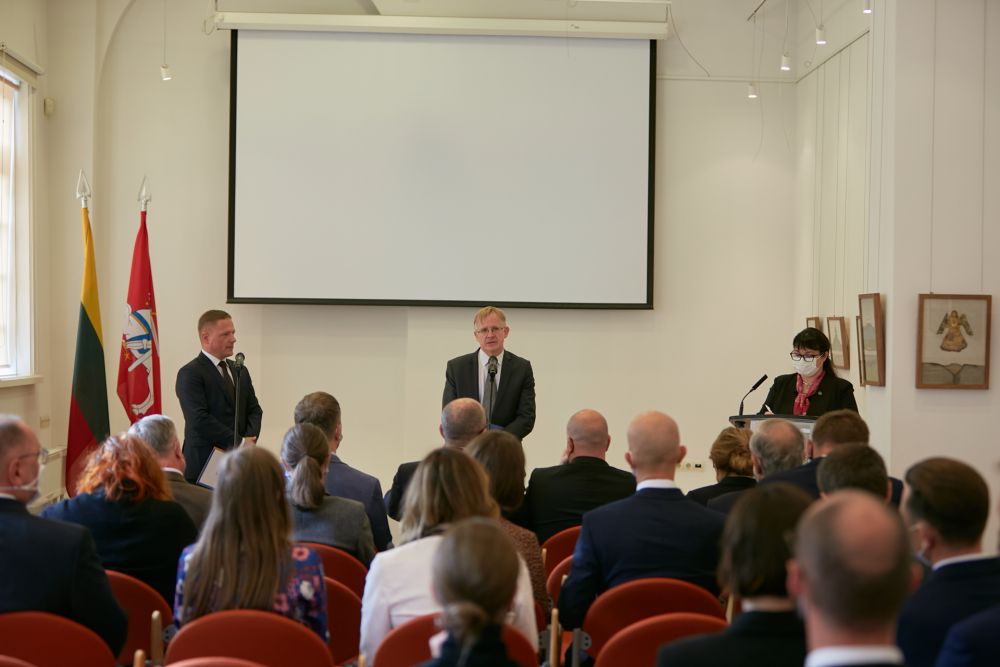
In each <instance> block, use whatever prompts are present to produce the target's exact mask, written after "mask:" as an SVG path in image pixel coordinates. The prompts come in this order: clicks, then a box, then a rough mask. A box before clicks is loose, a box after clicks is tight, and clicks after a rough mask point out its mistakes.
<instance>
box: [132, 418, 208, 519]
mask: <svg viewBox="0 0 1000 667" xmlns="http://www.w3.org/2000/svg"><path fill="white" fill-rule="evenodd" d="M128 432H129V434H130V435H134V436H136V437H137V438H139V439H140V440H142V441H143V442H144V443H146V444H147V445H149V448H150V449H152V450H153V456H154V457H156V462H157V464H159V466H160V469H161V470H162V471H163V476H164V477H165V478H166V480H167V486H169V487H170V493H171V494H173V496H174V500H176V501H177V502H178V503H179V504H180V506H181V507H183V508H184V511H185V512H187V513H188V516H189V517H191V521H193V522H194V525H195V527H196V528H197V529H198V530H201V527H202V526H203V525H205V517H207V516H208V508H209V507H211V505H212V492H211V491H210V490H208V489H206V488H205V487H203V486H198V485H197V484H191V483H190V482H188V481H187V480H186V479H184V467H185V466H186V465H187V464H186V462H185V460H184V453H183V452H182V451H181V441H180V439H179V438H178V437H177V427H176V426H174V422H173V421H171V419H170V417H165V416H163V415H148V416H146V417H143V418H142V419H140V420H139V421H137V422H136V423H134V424H132V427H131V428H129V430H128Z"/></svg>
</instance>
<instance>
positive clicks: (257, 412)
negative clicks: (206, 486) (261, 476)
mask: <svg viewBox="0 0 1000 667" xmlns="http://www.w3.org/2000/svg"><path fill="white" fill-rule="evenodd" d="M226 364H227V365H228V366H229V372H230V374H232V376H233V379H234V380H235V378H236V370H235V369H236V366H235V364H234V363H233V362H232V361H231V360H228V359H227V360H226ZM176 391H177V400H179V401H180V403H181V410H182V411H183V412H184V459H185V461H187V468H186V469H185V471H184V476H185V477H186V478H187V479H188V481H190V482H194V481H195V480H197V479H198V475H199V474H200V473H201V469H202V468H203V467H204V466H205V462H206V461H208V457H209V456H210V455H211V454H212V448H213V447H219V448H221V449H231V448H232V446H233V423H234V421H235V419H236V404H235V402H234V401H235V398H234V396H233V394H232V393H231V392H230V389H229V387H228V385H227V383H226V381H225V380H223V378H222V373H220V372H219V369H218V368H216V367H215V366H213V365H212V362H211V360H210V359H209V358H208V357H206V356H205V355H204V353H201V352H199V353H198V356H197V357H195V358H194V359H192V360H191V361H189V362H188V363H186V364H185V365H184V366H182V367H181V369H180V370H179V371H177V385H176ZM240 403H241V406H240V424H239V432H240V437H244V436H258V435H260V421H261V417H262V416H263V414H264V411H263V410H261V408H260V403H258V402H257V394H255V393H254V390H253V380H251V379H250V371H249V370H247V368H246V367H245V366H244V367H243V371H242V373H241V374H240Z"/></svg>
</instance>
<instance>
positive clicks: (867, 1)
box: [861, 0, 872, 14]
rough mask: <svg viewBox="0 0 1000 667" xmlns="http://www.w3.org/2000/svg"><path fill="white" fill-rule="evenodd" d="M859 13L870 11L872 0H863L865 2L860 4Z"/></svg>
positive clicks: (869, 12)
mask: <svg viewBox="0 0 1000 667" xmlns="http://www.w3.org/2000/svg"><path fill="white" fill-rule="evenodd" d="M861 13H862V14H871V13H872V0H865V3H864V4H863V5H862V6H861Z"/></svg>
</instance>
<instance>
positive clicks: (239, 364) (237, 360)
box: [233, 352, 767, 391]
mask: <svg viewBox="0 0 1000 667" xmlns="http://www.w3.org/2000/svg"><path fill="white" fill-rule="evenodd" d="M245 359H246V355H244V354H243V353H242V352H237V353H236V356H235V357H233V365H235V366H236V370H239V369H241V368H243V361H244V360H245ZM764 377H767V376H766V375H765V376H764ZM754 389H756V387H754ZM751 391H753V389H751Z"/></svg>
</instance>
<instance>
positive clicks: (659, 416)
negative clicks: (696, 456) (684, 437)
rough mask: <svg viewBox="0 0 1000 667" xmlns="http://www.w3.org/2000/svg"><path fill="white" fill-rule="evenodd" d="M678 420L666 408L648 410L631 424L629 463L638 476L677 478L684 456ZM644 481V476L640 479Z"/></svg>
mask: <svg viewBox="0 0 1000 667" xmlns="http://www.w3.org/2000/svg"><path fill="white" fill-rule="evenodd" d="M684 454H685V450H684V447H682V446H681V436H680V431H679V430H678V428H677V422H675V421H674V420H673V418H672V417H670V416H669V415H665V414H663V413H662V412H655V411H653V412H644V413H642V414H641V415H639V416H637V417H636V418H635V419H633V420H632V422H631V423H630V424H629V425H628V455H627V456H626V459H627V460H628V464H629V465H630V466H632V469H633V470H634V471H635V475H636V479H640V478H643V477H646V478H651V477H659V478H667V479H673V477H674V471H675V469H676V468H677V464H678V463H679V462H680V460H681V459H682V458H684ZM640 481H641V479H640Z"/></svg>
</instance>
